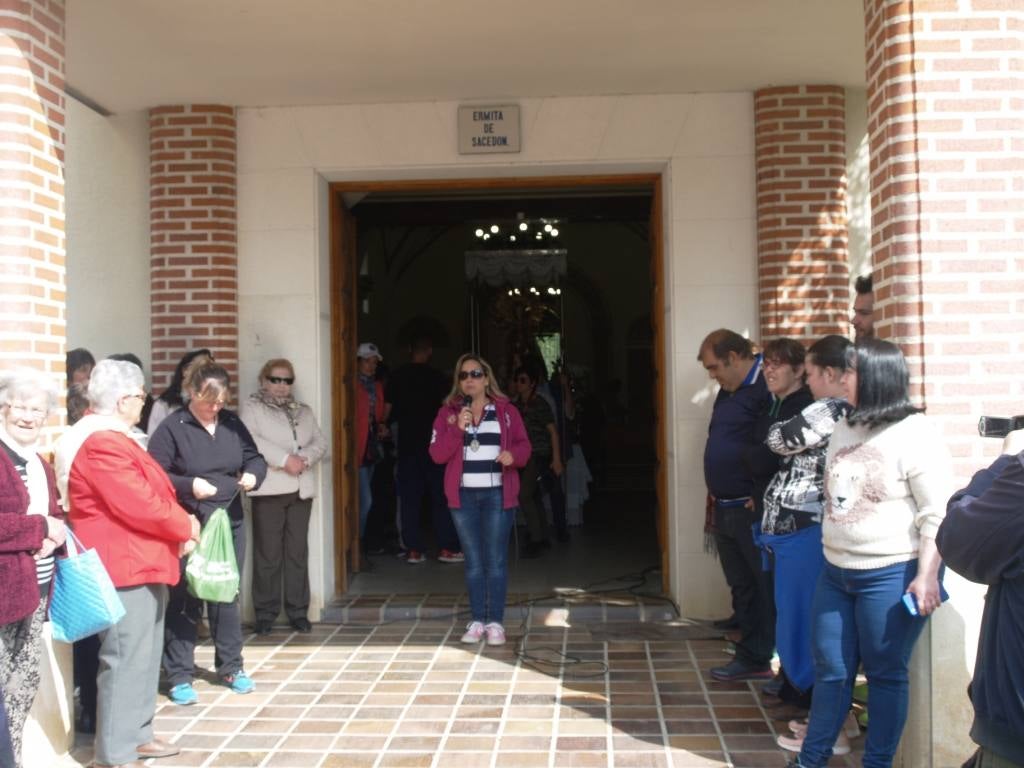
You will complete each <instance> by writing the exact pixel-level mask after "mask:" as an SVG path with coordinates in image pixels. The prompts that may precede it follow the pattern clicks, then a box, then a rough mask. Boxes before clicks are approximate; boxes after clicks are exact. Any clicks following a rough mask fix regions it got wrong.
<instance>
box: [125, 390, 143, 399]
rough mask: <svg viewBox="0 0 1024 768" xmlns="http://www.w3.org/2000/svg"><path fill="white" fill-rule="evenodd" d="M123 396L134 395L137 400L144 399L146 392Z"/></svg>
mask: <svg viewBox="0 0 1024 768" xmlns="http://www.w3.org/2000/svg"><path fill="white" fill-rule="evenodd" d="M125 397H134V398H136V399H138V400H145V399H146V393H145V392H142V393H140V394H137V395H125Z"/></svg>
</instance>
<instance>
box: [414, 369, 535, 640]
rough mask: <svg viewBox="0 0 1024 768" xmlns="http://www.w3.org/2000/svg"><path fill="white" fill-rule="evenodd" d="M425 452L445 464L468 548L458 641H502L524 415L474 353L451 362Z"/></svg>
mask: <svg viewBox="0 0 1024 768" xmlns="http://www.w3.org/2000/svg"><path fill="white" fill-rule="evenodd" d="M430 457H431V458H432V459H433V460H434V461H435V462H436V463H438V464H443V465H444V491H445V496H446V498H447V499H448V506H449V508H450V509H451V513H452V520H453V521H454V522H455V528H456V530H457V531H458V533H459V541H460V542H461V543H462V551H463V553H464V554H465V556H466V591H467V592H468V593H469V606H470V610H471V613H472V616H471V620H470V622H469V625H468V626H467V627H466V632H465V634H464V635H463V636H462V642H464V643H478V642H480V640H481V639H483V638H484V636H485V635H486V638H487V644H488V645H503V644H504V643H505V628H504V627H503V626H502V622H503V621H504V618H505V595H506V593H507V591H508V542H509V534H510V533H511V532H512V525H513V524H514V523H515V512H516V508H517V504H518V498H519V472H518V469H519V468H521V467H524V466H526V462H527V461H529V459H530V441H529V439H528V438H527V436H526V428H525V427H524V426H523V420H522V417H521V416H520V415H519V411H518V410H516V407H515V406H514V405H513V404H512V402H511V401H510V400H509V399H508V398H507V397H506V396H505V395H504V394H503V393H502V391H501V390H500V389H499V388H498V385H497V382H496V381H495V380H494V372H493V371H492V370H491V367H490V365H488V364H487V362H486V361H485V360H484V359H483V358H482V357H479V356H477V355H473V354H465V355H462V357H460V358H459V359H458V361H457V362H456V363H455V375H454V379H453V381H452V389H451V392H449V394H448V397H447V398H446V399H445V401H444V403H443V404H442V405H441V408H440V410H439V411H438V412H437V417H436V418H435V419H434V430H433V434H432V435H431V438H430Z"/></svg>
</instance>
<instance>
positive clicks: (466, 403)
mask: <svg viewBox="0 0 1024 768" xmlns="http://www.w3.org/2000/svg"><path fill="white" fill-rule="evenodd" d="M471 405H473V398H472V397H470V396H469V395H464V396H463V398H462V407H463V408H469V407H470V406H471Z"/></svg>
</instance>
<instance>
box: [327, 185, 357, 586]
mask: <svg viewBox="0 0 1024 768" xmlns="http://www.w3.org/2000/svg"><path fill="white" fill-rule="evenodd" d="M333 194H338V193H337V192H334V193H333ZM331 211H332V215H331V251H332V254H333V255H334V257H333V258H332V259H331V304H332V308H331V317H332V318H333V320H334V322H333V323H332V324H331V370H332V371H333V372H334V374H333V376H332V377H331V399H332V401H333V405H334V407H333V408H332V409H331V413H332V414H333V416H332V423H331V443H332V446H331V448H332V451H333V454H332V455H333V456H334V461H333V462H332V466H333V468H334V477H333V478H332V479H333V482H334V557H335V559H334V592H335V594H336V595H341V594H344V593H345V592H346V591H347V590H348V575H349V573H350V572H352V571H358V570H359V568H360V562H359V558H360V556H361V553H360V551H359V464H358V462H357V461H356V457H355V451H356V449H355V439H354V435H355V424H354V420H355V412H356V409H355V394H356V393H355V380H356V379H355V377H356V343H357V342H356V333H357V330H356V329H357V325H356V310H357V302H358V295H357V290H356V270H357V268H358V267H357V263H358V262H357V259H356V219H355V217H354V216H353V215H352V214H351V213H349V212H348V210H347V209H346V208H345V206H344V204H343V203H342V202H341V201H340V200H338V201H336V202H335V204H334V205H332V206H331Z"/></svg>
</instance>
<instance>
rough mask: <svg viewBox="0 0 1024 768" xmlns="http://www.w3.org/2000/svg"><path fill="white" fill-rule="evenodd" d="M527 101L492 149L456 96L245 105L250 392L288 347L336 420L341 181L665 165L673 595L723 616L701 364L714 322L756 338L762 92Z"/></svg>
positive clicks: (306, 386) (242, 230)
mask: <svg viewBox="0 0 1024 768" xmlns="http://www.w3.org/2000/svg"><path fill="white" fill-rule="evenodd" d="M514 101H516V102H517V103H519V104H520V105H521V109H522V136H523V151H522V152H521V153H520V154H517V155H492V156H482V157H481V156H465V157H463V156H459V155H458V154H457V152H456V109H457V107H458V104H457V103H455V102H422V103H407V104H374V105H355V106H330V107H299V108H262V109H240V110H239V112H238V143H239V151H238V174H239V178H238V188H239V208H238V222H239V274H240V318H239V325H240V339H239V345H240V348H239V354H240V358H241V361H242V362H241V371H242V382H241V389H242V393H241V394H242V396H245V395H246V394H247V393H248V392H249V391H251V389H252V387H253V386H254V378H255V374H256V371H257V369H258V366H259V365H260V363H261V362H262V361H263V360H264V359H266V358H267V357H269V356H271V355H278V354H281V355H285V356H287V357H290V358H291V359H292V360H293V361H294V362H295V363H296V366H297V368H298V377H299V380H298V395H299V396H300V397H301V398H304V399H307V400H309V401H311V402H314V403H317V404H319V406H320V409H319V417H320V419H321V421H322V422H323V423H325V424H326V423H329V421H330V411H329V408H330V403H329V394H330V368H329V360H328V358H327V335H328V331H329V317H328V312H329V306H328V297H327V292H326V285H325V282H326V274H327V268H326V259H327V238H328V227H327V224H328V222H327V218H326V211H327V203H326V197H327V186H326V182H327V181H335V180H367V181H369V180H382V179H448V178H488V177H493V176H502V177H524V176H541V175H559V174H608V173H635V172H660V173H663V174H664V180H665V184H664V193H665V194H664V221H663V226H664V231H665V235H666V236H665V249H664V256H665V260H666V270H665V275H666V281H667V286H666V287H667V290H666V297H667V305H666V306H664V307H660V308H657V311H661V312H664V313H666V320H667V323H666V328H667V334H666V336H667V338H666V340H665V341H666V344H667V350H666V352H667V354H666V358H667V361H668V370H667V371H666V372H665V375H666V376H667V378H668V391H669V393H670V394H669V403H668V413H667V418H668V419H669V422H670V423H669V429H668V451H669V455H668V461H669V492H670V500H669V517H670V524H669V536H670V544H669V546H670V551H671V562H672V566H671V567H672V577H671V589H672V593H673V597H674V598H675V599H676V601H677V602H678V603H679V604H680V606H681V607H682V609H683V612H684V613H686V614H688V615H693V616H708V615H714V614H720V613H724V612H725V611H726V610H727V606H728V591H727V590H726V588H725V584H724V580H723V579H722V577H721V573H720V569H719V567H718V565H717V563H716V562H715V561H714V560H713V559H711V558H709V557H707V556H706V555H704V554H703V551H702V542H703V535H702V528H703V519H704V493H705V491H704V484H703V479H702V470H701V455H702V450H703V442H704V435H705V432H706V428H707V419H708V414H709V410H710V403H711V390H710V388H709V387H708V382H707V379H706V377H705V375H704V373H703V370H702V369H701V367H700V366H699V364H698V363H697V361H696V359H695V358H696V351H697V345H698V344H699V343H700V340H701V339H702V338H703V336H704V335H705V334H706V332H707V331H709V330H711V329H713V328H716V327H719V326H729V327H731V328H735V329H737V330H740V331H745V332H749V333H750V334H751V335H752V336H755V337H756V335H757V327H756V323H757V307H756V304H755V297H756V274H757V272H756V242H755V204H754V203H755V201H754V143H753V101H752V96H751V94H749V93H728V94H699V95H670V96H609V97H599V98H549V99H521V100H514ZM493 102H494V100H491V103H493ZM329 474H330V473H329V471H327V467H324V471H322V472H321V488H322V489H323V490H322V492H321V498H322V499H324V500H325V497H324V493H325V492H326V490H327V488H326V485H327V480H328V477H329ZM327 509H328V506H327V505H326V504H320V505H317V508H316V511H315V513H314V517H315V520H316V522H315V523H314V526H313V528H314V530H313V532H312V534H311V536H312V539H313V541H315V542H317V543H316V546H315V548H314V549H315V552H314V554H313V557H312V563H311V565H312V571H313V592H314V603H315V604H316V606H315V607H317V606H320V605H322V602H323V600H324V599H325V598H329V597H330V593H331V590H332V587H333V571H332V570H331V556H332V552H331V541H332V538H333V536H332V534H333V532H332V530H331V520H330V518H329V515H328V514H327V513H326V511H325V510H327ZM315 607H314V610H315Z"/></svg>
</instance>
